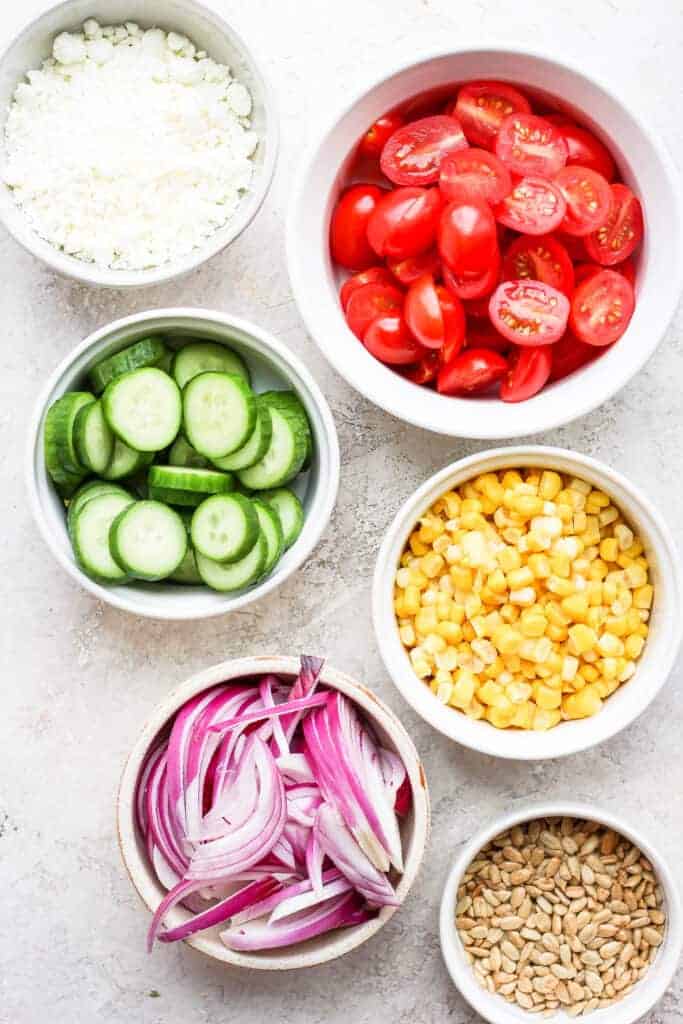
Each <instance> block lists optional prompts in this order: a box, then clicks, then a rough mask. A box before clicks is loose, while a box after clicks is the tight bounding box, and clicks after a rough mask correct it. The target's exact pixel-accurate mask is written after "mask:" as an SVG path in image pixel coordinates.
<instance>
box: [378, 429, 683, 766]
mask: <svg viewBox="0 0 683 1024" xmlns="http://www.w3.org/2000/svg"><path fill="white" fill-rule="evenodd" d="M519 466H536V467H538V468H543V469H554V470H557V471H558V472H561V473H568V474H571V475H572V476H577V477H580V478H582V479H584V480H587V481H588V482H589V483H591V484H593V485H594V486H595V487H597V488H599V489H600V490H603V491H605V492H606V493H607V494H609V495H610V497H611V498H612V500H613V501H614V503H615V505H617V507H618V508H619V509H620V510H621V511H622V512H623V514H624V516H625V517H626V520H627V521H628V522H630V524H631V525H632V527H633V529H634V530H635V531H636V533H638V534H639V535H640V537H641V539H642V541H643V544H644V546H645V553H646V555H647V558H648V560H649V562H650V574H651V578H652V582H653V584H654V588H655V599H654V605H653V609H652V615H651V618H650V622H649V627H650V633H649V636H648V638H647V641H646V643H645V647H644V649H643V653H642V655H641V657H640V659H639V661H638V667H637V669H636V672H635V675H634V676H633V677H632V679H630V680H629V681H628V682H627V683H625V684H624V685H622V686H620V687H619V689H618V690H617V691H616V693H613V694H612V696H611V697H609V698H608V699H607V700H606V701H605V703H604V705H603V707H602V709H601V711H600V712H599V713H598V714H597V715H594V716H593V717H592V718H584V719H581V720H579V721H572V722H561V723H560V724H559V725H557V726H555V728H554V729H550V730H548V732H533V731H526V730H516V729H496V728H494V726H492V725H490V724H489V723H488V722H485V721H474V720H473V719H471V718H468V717H467V715H465V714H463V713H462V712H461V711H458V710H457V709H456V708H451V707H448V706H446V705H444V704H442V703H441V701H440V700H438V698H437V697H436V696H435V695H434V694H433V693H432V691H431V690H430V688H429V687H428V686H427V685H426V684H425V683H424V682H423V681H422V680H421V679H418V677H417V676H416V675H415V673H414V672H413V669H412V666H411V664H410V659H409V657H408V655H407V653H406V651H405V649H404V647H403V645H402V643H401V640H400V638H399V635H398V626H397V623H396V616H395V614H394V606H393V589H394V579H395V576H396V570H397V568H398V566H399V561H400V558H401V554H402V553H403V549H404V547H405V545H406V542H407V540H408V537H409V536H410V533H411V532H412V530H413V528H414V526H415V523H416V522H417V520H418V519H419V518H420V516H421V515H423V514H424V513H425V512H426V511H427V509H428V508H429V507H430V506H431V505H432V504H433V503H434V502H435V501H436V499H437V498H438V497H439V496H440V495H441V494H443V493H444V491H448V490H450V489H451V488H452V487H458V486H460V484H463V483H465V482H466V481H467V480H470V479H471V478H472V477H475V476H479V474H481V473H490V472H497V471H498V470H500V469H513V468H516V467H519ZM681 599H682V594H681V575H680V568H679V562H678V554H677V552H676V548H675V545H674V542H673V538H672V537H671V534H670V533H669V530H668V527H667V526H666V524H665V522H664V520H663V519H662V517H661V516H660V514H659V512H658V511H657V510H656V509H655V508H654V506H653V505H652V504H651V503H650V501H649V500H648V499H647V498H646V497H645V495H644V494H643V493H642V492H641V491H639V490H638V489H637V488H636V487H634V486H633V484H631V483H630V482H629V481H628V480H627V479H626V478H625V477H623V476H622V475H621V474H620V473H617V472H616V470H614V469H612V468H611V467H609V466H607V465H605V464H604V463H602V462H598V461H597V460H596V459H592V458H590V456H588V455H579V454H577V453H576V452H570V451H566V450H565V449H563V448H546V447H541V446H538V445H529V446H522V447H517V446H513V447H509V448H495V449H491V450H489V451H484V452H479V453H478V454H476V455H470V456H469V457H468V458H466V459H460V461H459V462H454V463H453V464H452V465H450V466H446V468H445V469H442V470H440V471H439V472H438V473H435V474H434V476H432V477H430V478H429V480H427V481H426V482H425V483H424V484H422V486H421V487H419V488H418V489H417V490H416V491H415V492H414V494H412V495H411V496H410V497H409V498H408V499H407V501H406V502H405V503H404V504H403V505H402V506H401V508H400V509H399V511H398V512H397V514H396V517H395V519H394V521H393V523H392V524H391V526H390V527H389V529H388V531H387V533H386V536H385V538H384V540H383V542H382V546H381V548H380V551H379V555H378V557H377V565H376V567H375V576H374V582H373V597H372V601H373V619H374V624H375V635H376V637H377V643H378V645H379V649H380V653H381V655H382V658H383V660H384V664H385V666H386V668H387V671H388V673H389V675H390V676H391V678H392V679H393V681H394V683H395V685H396V686H397V687H398V689H399V690H400V691H401V693H402V694H403V696H404V697H405V699H406V700H407V701H408V703H409V704H410V705H411V706H412V707H413V708H414V710H415V711H417V713H418V714H419V715H421V716H422V717H423V718H424V719H425V720H426V721H427V722H429V724H430V725H433V726H434V728H435V729H438V730H439V732H442V733H443V734H444V735H445V736H449V737H450V738H451V739H453V740H456V741H457V742H458V743H461V744H462V745H463V746H465V747H471V748H472V749H473V750H479V751H481V752H482V753H484V754H492V755H494V756H496V757H506V758H513V759H517V760H520V761H535V760H539V759H542V758H552V757H564V756H565V755H567V754H574V753H576V752H577V751H579V750H585V749H587V748H588V747H594V746H596V745H597V744H598V743H603V742H604V741H605V740H607V739H609V738H610V736H614V735H615V733H617V732H619V731H620V730H621V729H624V728H625V727H626V726H627V725H629V724H630V723H631V722H633V721H634V719H636V718H637V717H638V715H640V714H642V712H643V711H644V710H645V708H646V707H647V706H648V704H650V702H651V701H652V700H654V698H655V697H656V695H657V693H658V691H659V690H660V688H661V687H662V686H663V685H664V683H665V681H666V678H667V676H668V674H669V672H670V671H671V668H672V666H673V663H674V659H675V657H676V653H677V651H678V648H679V645H680V642H681V633H682V630H683V625H682V609H681Z"/></svg>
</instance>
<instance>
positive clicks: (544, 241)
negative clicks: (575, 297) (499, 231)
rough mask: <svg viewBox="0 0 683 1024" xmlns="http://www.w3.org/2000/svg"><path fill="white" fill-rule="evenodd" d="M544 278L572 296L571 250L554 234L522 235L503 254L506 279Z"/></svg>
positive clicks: (572, 271) (572, 267) (543, 279)
mask: <svg viewBox="0 0 683 1024" xmlns="http://www.w3.org/2000/svg"><path fill="white" fill-rule="evenodd" d="M523 278H524V279H530V280H533V281H543V283H544V284H549V285H552V287H553V288H557V290H558V291H561V292H564V294H565V295H568V296H570V295H571V294H572V292H573V290H574V266H573V264H572V261H571V260H570V258H569V253H568V252H567V250H566V249H565V247H564V246H563V245H562V243H561V242H558V240H557V239H556V238H555V237H554V236H553V235H536V236H534V237H525V236H520V237H519V238H516V239H515V241H514V242H513V243H512V245H510V246H509V248H508V249H507V251H506V253H505V256H504V257H503V279H504V280H506V281H514V280H521V279H523Z"/></svg>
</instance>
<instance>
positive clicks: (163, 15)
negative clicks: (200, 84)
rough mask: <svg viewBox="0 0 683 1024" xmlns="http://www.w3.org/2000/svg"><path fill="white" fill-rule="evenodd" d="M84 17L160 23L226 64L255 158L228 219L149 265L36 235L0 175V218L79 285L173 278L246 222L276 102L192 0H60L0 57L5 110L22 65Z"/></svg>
mask: <svg viewBox="0 0 683 1024" xmlns="http://www.w3.org/2000/svg"><path fill="white" fill-rule="evenodd" d="M87 18H95V19H96V20H97V21H99V22H100V24H102V25H121V24H123V23H124V22H126V21H135V22H137V23H138V24H139V25H140V26H141V27H142V28H152V27H160V28H165V29H166V30H167V31H171V30H173V31H175V32H179V33H181V34H182V35H186V36H188V37H189V38H190V39H191V40H192V41H193V42H194V43H195V44H196V45H197V47H198V48H200V49H204V50H206V52H207V53H208V54H209V56H210V57H212V58H213V59H214V60H217V61H219V62H220V63H222V64H227V65H228V67H229V68H231V69H232V72H233V74H234V76H235V78H237V79H238V80H239V81H240V82H242V83H243V84H244V85H246V86H247V88H248V89H249V92H250V93H251V96H252V100H253V113H252V124H253V127H254V130H255V131H256V132H257V134H258V135H259V138H260V140H261V141H260V143H259V146H258V149H257V150H256V154H255V157H254V176H253V179H252V182H251V185H250V187H249V191H248V192H247V194H246V195H245V196H244V197H243V199H242V201H241V202H240V204H239V206H238V208H237V210H236V211H235V214H234V216H233V217H232V218H231V219H230V221H229V222H228V223H227V224H226V225H225V226H224V227H222V228H220V229H219V230H218V231H216V232H215V233H214V234H212V235H211V236H210V237H209V238H207V239H206V240H205V241H204V243H203V244H202V245H201V246H199V247H198V248H197V249H194V250H193V251H192V252H191V253H189V254H188V255H187V256H183V257H182V258H181V259H179V260H173V261H171V262H169V263H164V264H162V265H161V266H158V267H152V268H150V269H148V270H113V269H111V268H109V267H100V266H97V265H96V264H94V263H87V262H85V261H84V260H79V259H76V258H75V257H73V256H69V255H68V254H67V253H64V252H61V251H60V250H58V249H56V248H55V247H54V246H52V245H50V243H49V242H47V241H45V239H44V238H41V237H40V235H38V234H37V232H36V231H35V230H34V229H33V227H32V226H31V224H30V222H29V220H28V218H27V217H26V214H25V213H24V211H23V210H22V209H21V208H20V207H19V206H17V203H16V201H15V200H14V198H13V196H12V193H11V190H10V189H9V188H8V187H7V186H6V185H5V184H4V182H3V181H2V180H1V179H0V222H2V223H3V224H4V226H5V227H6V228H7V230H8V231H9V232H10V234H11V235H13V236H14V238H15V239H16V240H17V242H19V243H20V244H21V245H23V246H24V248H25V249H27V250H28V251H29V252H30V253H32V254H33V255H34V256H35V257H37V258H38V259H40V260H42V261H43V262H44V263H46V264H47V265H48V266H49V267H51V268H52V269H53V270H56V271H58V272H59V273H60V274H64V275H65V276H67V277H71V278H74V279H75V280H77V281H82V282H83V283H84V284H91V285H99V286H103V287H108V288H130V287H144V286H146V285H154V284H161V283H162V282H163V281H171V280H173V279H174V278H176V277H180V276H182V275H183V274H188V273H189V272H190V271H192V270H195V269H196V268H197V267H199V266H200V265H201V264H202V263H204V262H206V260H208V259H211V257H212V256H215V255H216V253H219V252H220V251H221V250H222V249H224V248H225V247H226V246H227V245H229V244H230V243H231V242H232V241H234V240H235V239H236V238H237V237H238V236H239V235H240V234H241V233H242V232H243V231H244V229H245V228H246V227H247V226H248V225H249V224H250V223H251V221H252V220H253V219H254V217H255V216H256V214H257V213H258V211H259V209H260V207H261V204H262V203H263V201H264V199H265V197H266V193H267V192H268V189H269V187H270V183H271V181H272V178H273V172H274V170H275V160H276V157H277V149H278V134H279V128H278V118H277V110H276V106H275V102H274V100H273V95H272V93H271V90H270V87H269V85H268V83H267V81H266V79H265V77H264V75H263V72H262V70H261V68H260V67H259V65H258V64H257V62H256V59H255V58H254V56H253V54H252V53H251V51H250V50H249V48H248V47H247V45H246V43H244V41H243V40H242V39H241V38H240V36H239V35H238V34H237V32H235V30H234V29H233V28H232V27H231V26H230V25H228V24H226V22H225V21H223V19H222V18H221V17H220V15H218V14H216V13H215V12H214V11H211V10H209V9H208V8H206V7H204V6H203V5H202V4H200V3H197V0H65V2H64V3H61V4H57V6H55V7H51V8H50V9H49V10H47V11H46V12H45V13H44V14H42V15H40V17H38V18H36V19H35V21H32V22H31V23H30V24H29V25H27V26H26V28H24V29H23V30H22V31H21V32H20V33H19V35H18V36H17V37H16V39H14V41H13V42H12V43H10V45H9V46H8V47H7V49H6V50H5V52H4V53H3V54H2V56H0V110H2V111H6V110H7V109H8V107H9V104H10V101H11V99H12V94H13V92H14V90H15V88H16V86H17V84H18V83H19V82H20V81H21V80H22V79H23V77H24V75H25V74H26V72H27V71H29V70H31V69H33V68H39V67H40V65H41V63H42V61H43V60H44V59H45V58H46V57H48V56H49V55H50V53H51V49H52V43H53V40H54V37H55V36H56V35H58V34H59V33H60V32H64V31H77V30H78V29H79V28H80V27H81V26H82V24H83V22H84V21H85V20H86V19H87ZM4 162H5V141H4V117H3V120H2V123H1V124H0V167H2V165H3V164H4Z"/></svg>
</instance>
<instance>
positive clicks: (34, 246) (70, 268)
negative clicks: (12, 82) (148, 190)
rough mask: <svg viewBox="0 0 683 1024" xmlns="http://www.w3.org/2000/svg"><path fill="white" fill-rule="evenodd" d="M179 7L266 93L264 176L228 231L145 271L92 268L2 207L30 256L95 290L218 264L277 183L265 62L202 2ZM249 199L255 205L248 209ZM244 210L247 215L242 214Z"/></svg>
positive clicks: (64, 3)
mask: <svg viewBox="0 0 683 1024" xmlns="http://www.w3.org/2000/svg"><path fill="white" fill-rule="evenodd" d="M73 2H74V0H61V3H58V4H54V5H52V6H50V7H48V8H47V9H46V10H43V11H41V12H40V13H39V14H37V15H36V16H35V17H33V18H30V20H29V21H27V22H26V23H25V24H24V25H23V27H21V28H20V29H19V31H18V32H16V33H15V34H14V35H13V36H12V38H11V39H10V40H9V41H8V42H7V44H6V45H5V46H3V47H2V49H1V50H0V64H2V63H3V62H4V60H5V58H6V57H7V55H8V53H9V52H10V50H11V49H12V48H13V47H14V46H15V45H16V44H17V43H18V42H20V40H21V39H23V38H24V37H29V36H30V35H31V33H32V32H33V31H35V30H36V29H37V28H38V27H39V26H40V24H41V22H43V21H44V20H47V19H48V18H53V17H55V15H58V14H60V13H61V12H64V13H65V14H66V12H67V11H68V9H69V8H70V7H72V6H73ZM177 2H180V3H181V4H182V5H183V6H184V7H186V8H187V9H189V10H192V11H194V12H196V13H197V14H198V15H200V16H201V17H203V18H205V19H207V20H208V21H210V22H211V23H212V24H213V26H214V27H215V28H216V29H217V30H218V31H220V33H221V34H222V35H223V36H224V37H225V38H226V39H228V40H229V41H230V43H231V45H233V46H234V48H235V49H236V50H239V51H240V52H241V54H242V55H243V56H244V57H245V58H246V60H247V62H248V63H249V64H250V65H251V68H252V73H253V75H254V78H255V80H256V81H257V82H258V87H259V90H260V93H261V98H262V102H263V108H264V111H265V123H266V127H265V132H264V134H263V137H262V138H261V139H260V140H259V143H260V145H263V146H264V147H265V155H264V160H263V164H262V166H261V168H260V173H259V186H258V188H257V189H250V190H248V191H247V192H246V193H245V195H244V196H243V197H242V198H241V199H240V202H239V203H238V206H237V208H236V210H235V213H234V215H233V217H232V218H231V220H229V221H228V223H227V224H226V225H225V226H224V228H223V229H219V230H218V231H214V232H213V234H211V235H209V236H208V237H207V238H206V239H205V240H204V242H203V243H202V244H201V245H200V246H198V247H197V248H196V249H193V250H192V252H190V253H189V254H188V255H187V256H184V257H182V258H181V259H179V260H170V261H168V262H166V263H163V264H160V265H159V266H157V267H150V268H149V269H146V270H114V269H113V268H111V267H100V266H98V265H97V264H95V263H88V262H86V261H85V260H78V259H77V258H76V257H71V256H69V255H68V254H67V253H64V252H62V251H61V250H59V249H56V248H55V247H54V246H53V245H51V243H50V242H48V241H47V240H46V239H44V238H42V236H41V235H39V234H38V232H37V231H36V230H35V229H34V228H33V227H32V226H31V224H30V222H29V221H28V218H27V217H26V215H25V214H24V215H23V217H24V222H25V223H26V227H27V231H26V234H22V233H21V232H20V231H19V230H17V228H16V226H15V224H14V223H13V222H12V221H11V218H8V217H6V216H5V214H4V210H3V207H2V205H0V223H1V224H2V225H3V227H4V228H5V230H6V231H7V232H8V234H9V235H11V236H12V238H13V239H14V241H15V242H17V244H18V245H20V246H21V247H22V249H24V251H25V252H28V253H29V254H30V255H31V256H33V257H34V259H36V260H38V261H39V262H41V263H43V264H44V265H45V266H48V267H50V269H51V270H54V271H55V272H56V273H58V274H60V275H62V276H63V277H66V278H69V279H70V280H72V281H78V282H79V283H80V284H85V285H90V286H91V287H96V288H120V289H126V290H132V289H136V288H148V287H152V286H154V285H159V284H165V283H167V282H169V281H174V280H177V279H178V278H180V277H184V276H186V275H187V274H190V273H192V271H194V270H197V269H198V268H199V267H201V266H203V265H204V264H205V263H207V262H208V261H209V260H211V259H213V257H214V256H217V255H218V253H220V252H222V251H223V250H224V249H226V248H227V247H228V246H229V245H231V244H232V243H233V242H234V241H236V239H238V238H239V237H240V235H241V234H242V233H243V232H244V231H246V229H247V228H248V227H249V225H250V224H251V222H252V221H253V220H254V218H255V217H256V215H257V214H258V212H259V211H260V209H261V207H262V206H263V204H264V202H265V200H266V197H267V195H268V192H269V191H270V187H271V185H272V183H273V177H274V175H275V168H276V165H277V159H278V153H279V148H280V121H279V114H278V106H277V102H276V100H275V93H274V91H273V88H272V86H271V84H270V81H269V79H268V76H267V75H266V74H265V73H264V71H263V68H262V66H261V62H260V61H259V60H258V59H257V58H256V56H255V55H254V52H253V50H252V48H251V47H250V46H247V44H246V43H245V41H244V39H243V38H242V36H241V34H240V33H239V32H237V31H236V30H235V29H234V28H233V27H232V25H231V24H229V23H228V22H227V21H226V20H225V19H224V18H223V17H222V16H221V15H220V14H219V12H218V11H217V10H214V9H211V8H208V7H206V6H205V5H204V4H203V3H200V2H199V0H177ZM27 70H30V69H27ZM5 120H6V115H5V116H4V117H3V119H2V122H1V123H0V130H3V131H4V123H5ZM250 198H251V204H249V199H250ZM249 205H251V208H250V209H242V208H245V207H247V206H249ZM17 209H18V210H19V212H20V213H23V211H21V209H20V208H19V207H17ZM241 209H242V213H241V215H240V210H241Z"/></svg>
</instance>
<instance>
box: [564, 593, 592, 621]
mask: <svg viewBox="0 0 683 1024" xmlns="http://www.w3.org/2000/svg"><path fill="white" fill-rule="evenodd" d="M560 607H561V608H562V611H563V612H564V613H565V615H568V616H569V617H570V619H572V620H573V621H574V622H584V621H585V619H586V616H587V615H588V596H587V595H586V594H570V595H569V597H563V598H562V600H561V601H560Z"/></svg>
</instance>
